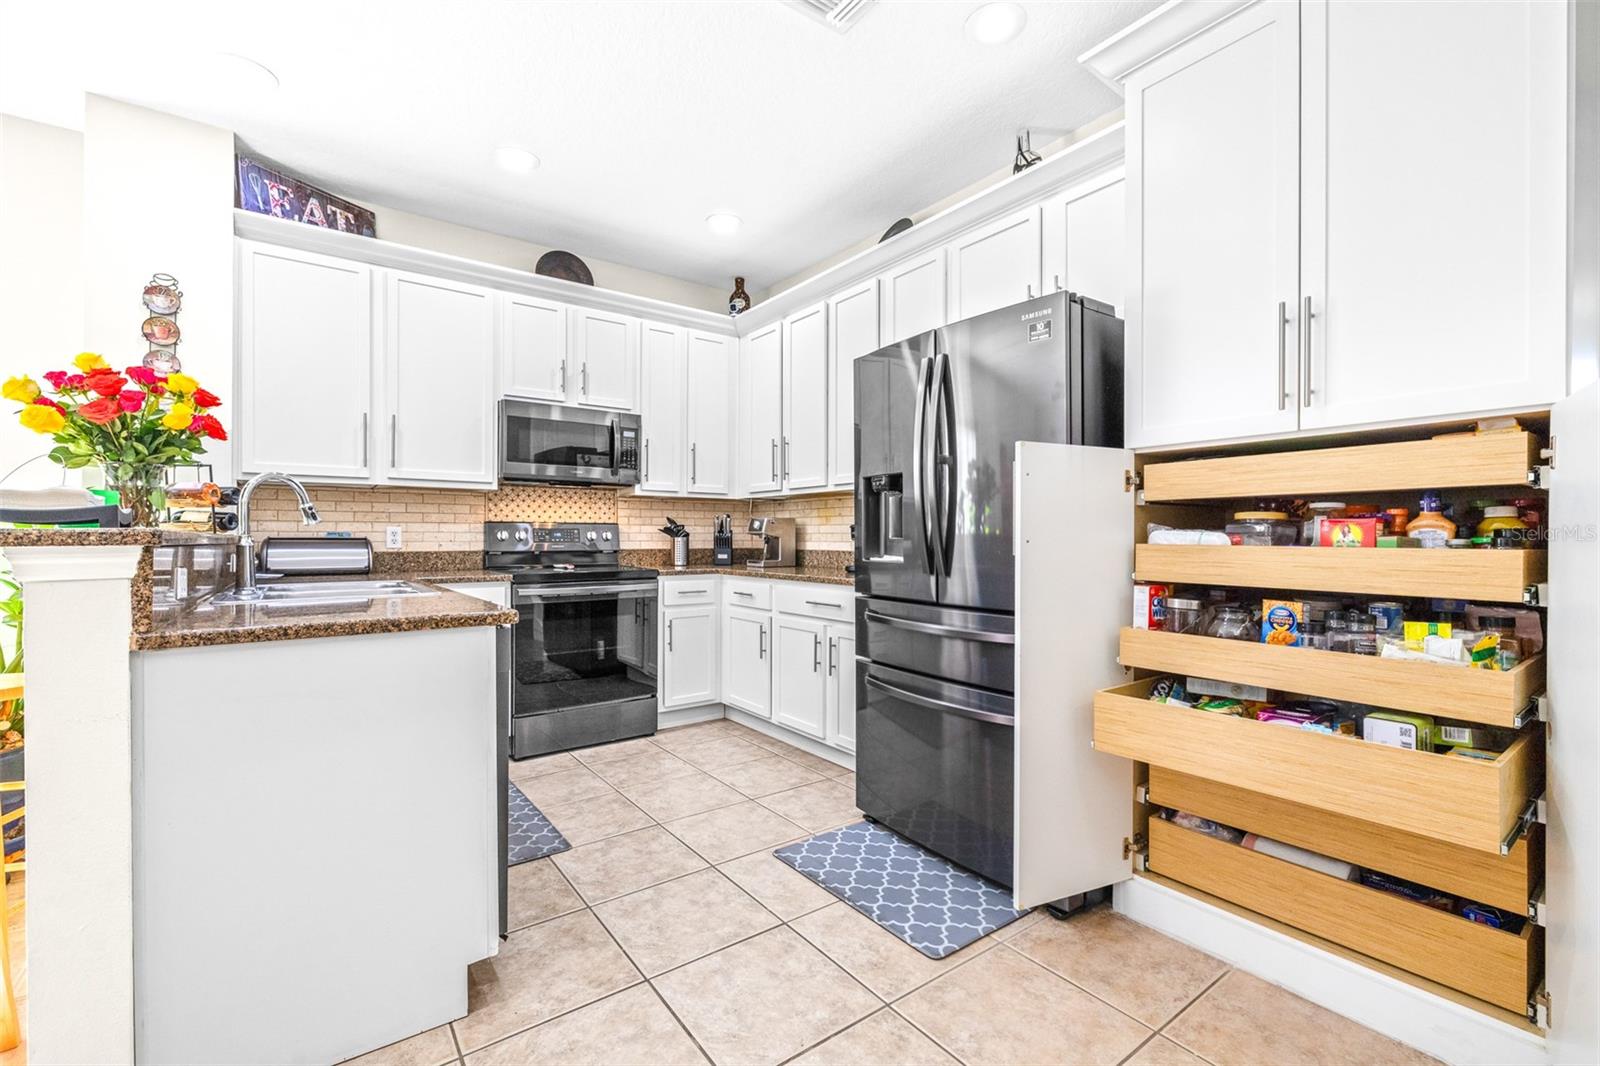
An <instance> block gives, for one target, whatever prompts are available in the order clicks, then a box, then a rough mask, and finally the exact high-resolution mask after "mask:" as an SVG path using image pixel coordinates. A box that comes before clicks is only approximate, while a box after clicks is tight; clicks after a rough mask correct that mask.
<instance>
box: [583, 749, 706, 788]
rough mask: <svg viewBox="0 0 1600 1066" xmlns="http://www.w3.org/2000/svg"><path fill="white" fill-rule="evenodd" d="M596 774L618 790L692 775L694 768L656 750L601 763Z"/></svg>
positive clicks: (669, 754)
mask: <svg viewBox="0 0 1600 1066" xmlns="http://www.w3.org/2000/svg"><path fill="white" fill-rule="evenodd" d="M594 772H595V773H597V774H599V775H600V776H601V777H602V778H604V779H605V780H606V781H607V782H609V783H610V784H611V785H613V786H615V787H616V788H627V787H628V786H629V785H643V784H647V783H649V782H651V781H664V780H666V779H667V778H670V777H682V776H683V775H685V774H692V773H694V767H693V766H690V765H689V764H688V763H686V762H684V761H683V760H682V759H680V758H678V757H677V756H675V755H672V754H671V753H669V752H665V751H662V750H661V749H660V748H655V749H654V750H652V751H641V752H638V753H636V754H634V755H625V756H623V757H622V758H620V759H612V760H610V761H609V762H602V763H599V764H597V765H596V766H595V767H594Z"/></svg>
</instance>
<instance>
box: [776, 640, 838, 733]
mask: <svg viewBox="0 0 1600 1066" xmlns="http://www.w3.org/2000/svg"><path fill="white" fill-rule="evenodd" d="M772 617H773V623H772V657H773V658H772V661H773V678H772V720H773V721H774V722H777V723H778V724H779V725H781V726H787V727H788V728H790V729H794V730H798V731H799V732H801V733H805V734H806V735H808V736H813V737H816V738H817V739H818V740H822V739H824V738H825V737H826V736H827V716H828V674H827V667H826V663H827V657H828V653H827V646H826V634H825V631H826V629H827V623H825V622H814V621H812V620H811V619H809V618H796V617H795V616H793V615H787V614H775V615H773V616H772Z"/></svg>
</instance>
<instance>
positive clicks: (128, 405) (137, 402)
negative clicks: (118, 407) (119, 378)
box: [117, 389, 144, 414]
mask: <svg viewBox="0 0 1600 1066" xmlns="http://www.w3.org/2000/svg"><path fill="white" fill-rule="evenodd" d="M117 402H118V403H120V404H122V409H123V410H124V411H127V412H128V413H129V414H132V413H133V412H135V411H137V410H139V409H140V408H142V407H144V393H142V392H140V391H139V390H138V389H124V390H123V391H122V392H119V393H117Z"/></svg>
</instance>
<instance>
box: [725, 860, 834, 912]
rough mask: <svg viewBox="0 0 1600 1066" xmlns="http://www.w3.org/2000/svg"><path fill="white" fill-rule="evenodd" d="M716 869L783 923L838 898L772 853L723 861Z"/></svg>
mask: <svg viewBox="0 0 1600 1066" xmlns="http://www.w3.org/2000/svg"><path fill="white" fill-rule="evenodd" d="M717 869H719V870H721V871H722V872H723V873H725V874H727V875H728V876H729V877H730V878H732V879H733V881H734V883H735V884H737V885H738V886H739V887H740V888H742V889H744V890H745V891H746V892H748V893H750V894H751V895H752V896H754V897H755V898H756V899H757V900H759V901H760V903H761V905H762V906H763V907H765V908H767V910H769V911H771V912H772V913H773V914H776V915H777V916H778V917H779V918H782V919H783V920H784V921H786V922H787V921H789V920H790V919H792V918H798V917H800V915H802V914H809V913H811V912H812V911H814V910H819V909H821V908H823V907H826V906H827V905H828V904H830V903H833V902H836V901H837V899H838V897H837V896H835V895H834V894H833V893H832V892H829V891H828V890H827V889H825V888H823V887H822V886H821V885H819V884H817V883H816V882H815V881H813V880H811V878H809V877H807V876H806V875H805V874H802V873H799V872H797V871H796V870H795V868H794V867H792V866H790V865H789V864H788V863H786V862H784V861H783V860H782V859H779V858H776V857H775V856H774V855H773V854H772V852H771V851H757V852H754V853H752V854H750V855H745V856H742V857H740V858H737V859H734V860H732V861H731V862H725V863H723V864H722V865H721V866H718V867H717Z"/></svg>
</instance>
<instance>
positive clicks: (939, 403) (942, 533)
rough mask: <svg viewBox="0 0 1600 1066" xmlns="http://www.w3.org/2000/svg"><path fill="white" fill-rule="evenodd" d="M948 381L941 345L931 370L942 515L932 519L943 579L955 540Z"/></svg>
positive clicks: (936, 475) (936, 490)
mask: <svg viewBox="0 0 1600 1066" xmlns="http://www.w3.org/2000/svg"><path fill="white" fill-rule="evenodd" d="M949 378H950V355H949V353H948V352H946V351H945V350H944V346H943V345H942V344H941V345H940V347H939V353H938V355H937V356H935V358H934V366H933V457H932V458H933V467H934V486H933V494H934V499H936V500H941V501H942V503H943V506H944V513H943V514H940V515H938V516H937V517H936V521H935V523H934V525H935V533H936V535H937V544H938V556H937V558H938V565H939V567H940V569H941V570H942V571H943V573H944V576H945V577H949V576H950V568H951V563H952V562H953V561H954V559H953V556H954V555H955V539H956V528H955V527H956V498H955V497H956V494H955V491H954V489H955V486H954V484H953V480H954V476H955V464H956V456H955V443H956V441H955V426H954V421H955V419H954V418H953V417H947V416H948V415H950V414H951V412H950V410H949V408H950V406H951V401H952V397H953V392H952V391H951V390H950V388H949V385H948V381H949ZM941 441H942V442H944V443H945V444H947V445H948V446H949V451H948V452H947V453H941V452H940V450H939V449H940V443H941Z"/></svg>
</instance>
